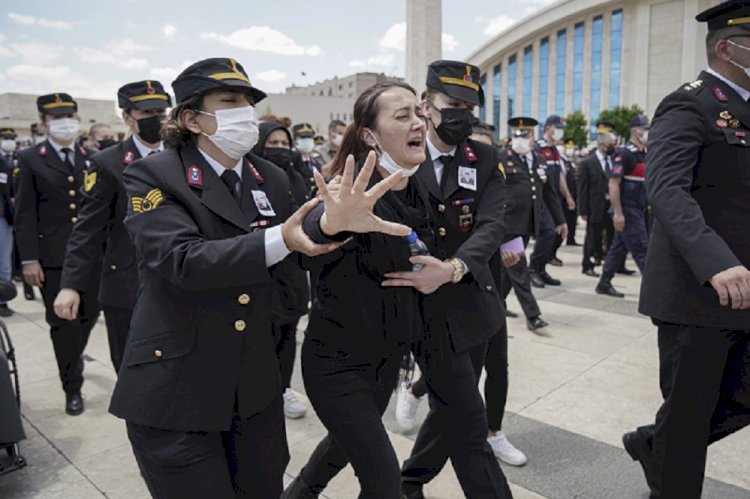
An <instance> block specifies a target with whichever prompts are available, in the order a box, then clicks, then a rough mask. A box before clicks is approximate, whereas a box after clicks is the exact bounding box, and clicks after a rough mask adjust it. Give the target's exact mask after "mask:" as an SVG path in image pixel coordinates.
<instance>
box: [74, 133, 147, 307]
mask: <svg viewBox="0 0 750 499" xmlns="http://www.w3.org/2000/svg"><path fill="white" fill-rule="evenodd" d="M140 157H141V155H140V153H139V152H138V148H136V146H135V144H134V143H133V139H132V138H129V139H128V140H125V141H123V142H120V143H119V144H117V145H114V146H112V147H109V148H107V149H105V150H103V151H101V152H99V153H97V154H95V155H94V156H92V158H91V163H92V165H91V168H90V169H89V174H88V177H87V182H85V185H84V188H83V189H82V190H81V196H82V198H83V202H82V206H81V210H80V212H79V214H78V223H77V224H76V225H75V227H74V228H73V231H72V232H71V234H70V238H69V239H68V245H67V249H66V254H65V265H64V267H63V273H62V281H61V285H60V287H62V288H72V289H75V290H78V291H85V289H84V288H85V286H86V285H87V283H88V282H89V281H90V278H91V272H92V271H98V270H99V269H92V262H95V261H99V259H100V257H101V256H102V252H103V251H104V263H103V265H102V268H101V273H102V282H101V287H100V288H99V301H100V303H101V304H102V305H109V306H114V307H121V308H129V309H132V308H133V307H134V306H135V296H136V292H137V291H138V265H137V264H136V256H135V248H134V247H133V244H132V243H131V242H130V235H129V234H128V232H127V230H125V225H124V224H123V220H124V219H125V213H126V211H127V206H128V203H127V193H126V192H125V186H124V185H123V182H122V173H123V171H124V170H125V168H127V167H128V165H130V164H131V163H132V162H133V161H135V160H136V159H140ZM105 248H106V250H105Z"/></svg>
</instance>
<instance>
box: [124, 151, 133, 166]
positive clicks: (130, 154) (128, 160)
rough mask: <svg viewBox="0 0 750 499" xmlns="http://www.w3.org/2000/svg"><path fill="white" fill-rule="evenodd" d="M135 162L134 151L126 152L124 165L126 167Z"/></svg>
mask: <svg viewBox="0 0 750 499" xmlns="http://www.w3.org/2000/svg"><path fill="white" fill-rule="evenodd" d="M133 161H135V154H134V153H133V151H128V152H126V153H125V156H123V157H122V163H123V164H124V165H126V166H127V165H129V164H130V163H132V162H133Z"/></svg>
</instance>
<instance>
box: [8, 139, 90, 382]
mask: <svg viewBox="0 0 750 499" xmlns="http://www.w3.org/2000/svg"><path fill="white" fill-rule="evenodd" d="M71 147H72V149H73V150H74V153H73V158H71V159H70V161H71V163H72V164H71V163H67V162H63V160H62V159H61V158H60V156H59V155H58V153H57V151H56V150H55V149H54V148H53V146H52V144H51V143H50V142H49V141H45V142H43V143H41V144H38V145H36V146H35V147H30V148H28V149H25V150H23V151H22V152H21V153H20V154H19V161H18V167H17V169H16V170H17V171H16V173H15V175H14V179H13V181H14V192H15V196H16V206H15V208H16V211H15V220H14V222H15V226H14V229H15V231H16V239H17V242H18V250H19V256H20V258H21V261H22V262H23V261H38V262H39V263H40V265H41V266H42V269H43V271H44V283H43V285H42V287H41V292H42V299H43V301H44V307H45V319H46V321H47V324H49V326H50V336H51V338H52V345H53V348H54V351H55V358H56V360H57V367H58V372H59V375H60V381H61V383H62V387H63V390H64V391H65V393H67V394H73V393H77V392H79V391H80V390H81V386H82V384H83V358H82V354H83V350H84V349H85V348H86V343H87V342H88V339H89V334H90V333H91V329H92V328H93V327H94V324H95V323H96V320H97V317H98V316H99V302H98V299H97V297H98V293H99V281H100V279H99V273H98V272H97V271H90V272H88V275H87V276H86V278H85V279H84V281H85V283H86V284H85V286H83V287H82V290H84V291H85V292H84V293H81V305H80V308H79V316H78V318H77V319H75V320H72V321H66V320H63V319H60V318H59V317H57V315H56V314H55V311H54V306H53V305H54V301H55V298H56V297H57V294H58V293H59V291H60V284H61V279H62V266H63V259H64V256H65V246H66V244H67V242H68V240H69V237H70V232H71V230H72V227H73V225H74V224H76V223H78V218H77V216H78V213H79V206H80V200H81V195H80V188H81V186H82V185H83V179H84V175H85V174H86V172H87V170H88V168H89V166H90V161H89V159H88V157H89V154H90V152H89V151H88V150H86V149H84V148H82V147H80V146H78V145H73V146H71ZM89 265H90V267H89V268H90V269H98V268H99V265H100V260H99V259H98V258H94V259H92V260H91V261H90V262H89Z"/></svg>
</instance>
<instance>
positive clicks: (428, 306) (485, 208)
mask: <svg viewBox="0 0 750 499" xmlns="http://www.w3.org/2000/svg"><path fill="white" fill-rule="evenodd" d="M498 166H499V162H498V156H497V149H496V148H494V147H492V146H489V145H487V144H482V143H479V142H476V141H473V140H467V141H466V142H464V143H463V144H461V145H459V146H458V147H457V148H456V154H455V156H454V157H453V161H452V162H451V164H450V165H446V166H445V167H444V170H443V179H442V182H441V184H442V187H441V186H440V185H438V182H437V178H436V176H435V168H434V166H433V164H432V159H431V158H430V152H429V149H428V150H427V160H426V161H425V162H424V163H423V164H422V165H421V166H420V167H419V170H418V171H417V173H416V174H415V175H416V176H418V178H419V179H420V180H421V182H422V183H423V184H424V185H425V186H426V189H427V191H428V193H429V200H430V206H431V208H432V211H433V217H434V220H435V225H436V229H435V239H436V242H435V246H436V252H435V254H434V255H433V256H435V257H436V258H439V259H440V260H444V259H447V258H453V257H456V258H460V259H461V260H463V262H464V263H466V265H467V266H468V267H469V270H470V272H469V273H467V274H466V275H465V276H464V278H463V279H462V280H461V282H459V283H458V284H450V283H449V284H445V285H443V286H442V287H441V288H440V289H438V290H437V291H436V292H435V293H434V295H430V296H431V297H432V298H431V299H430V300H425V310H424V315H425V322H427V327H428V328H430V329H431V330H432V331H435V332H436V333H437V331H438V330H440V329H443V328H444V327H445V326H447V329H448V333H449V335H450V339H451V342H452V346H453V349H454V350H455V351H456V352H462V351H465V350H467V349H469V348H471V347H473V346H476V345H478V344H480V343H481V342H483V341H485V340H487V339H489V338H490V337H492V336H493V335H494V334H495V333H497V332H498V331H499V330H500V329H501V327H502V325H503V321H504V317H505V311H504V310H503V305H502V300H501V299H500V294H499V291H500V290H499V289H497V287H496V286H495V281H494V280H493V277H492V273H491V272H490V267H489V260H490V258H491V257H492V256H493V255H494V254H495V253H497V252H499V251H500V243H501V242H502V240H503V236H504V235H505V225H504V216H505V215H504V213H505V198H506V193H505V181H504V180H503V176H502V174H501V172H500V169H499V167H498ZM472 170H474V172H472ZM459 172H463V173H464V174H465V175H467V174H468V178H469V179H470V178H471V175H472V173H473V174H474V175H475V179H476V182H475V183H474V187H475V189H470V188H466V187H461V186H460V185H459Z"/></svg>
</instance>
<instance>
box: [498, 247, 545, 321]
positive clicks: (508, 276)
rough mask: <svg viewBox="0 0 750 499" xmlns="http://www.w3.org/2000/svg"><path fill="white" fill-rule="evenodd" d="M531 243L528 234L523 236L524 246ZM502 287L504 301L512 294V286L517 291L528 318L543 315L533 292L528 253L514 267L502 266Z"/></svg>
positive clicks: (517, 296) (524, 313)
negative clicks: (527, 260)
mask: <svg viewBox="0 0 750 499" xmlns="http://www.w3.org/2000/svg"><path fill="white" fill-rule="evenodd" d="M528 243H529V238H528V236H523V247H524V248H526V246H527V245H528ZM500 288H501V290H502V293H503V302H504V301H505V299H506V298H507V297H508V294H510V290H511V288H512V289H513V292H515V293H516V298H518V302H519V303H520V304H521V308H522V309H523V315H525V316H526V318H527V319H531V318H533V317H537V316H539V315H541V313H542V311H541V310H539V304H538V303H537V302H536V298H534V294H533V293H532V292H531V277H530V276H529V266H528V263H527V262H526V255H524V256H522V257H521V260H519V262H518V263H517V264H515V265H513V266H512V267H503V268H502V279H501V283H500Z"/></svg>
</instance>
